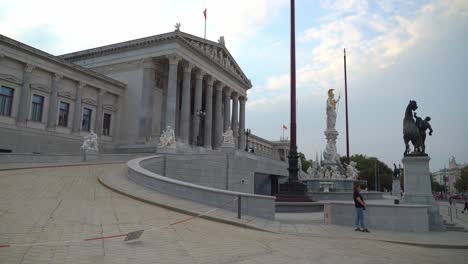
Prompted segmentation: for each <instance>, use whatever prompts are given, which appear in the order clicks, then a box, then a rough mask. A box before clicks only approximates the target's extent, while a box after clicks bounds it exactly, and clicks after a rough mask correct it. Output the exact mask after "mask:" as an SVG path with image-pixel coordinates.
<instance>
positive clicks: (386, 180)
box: [341, 154, 393, 191]
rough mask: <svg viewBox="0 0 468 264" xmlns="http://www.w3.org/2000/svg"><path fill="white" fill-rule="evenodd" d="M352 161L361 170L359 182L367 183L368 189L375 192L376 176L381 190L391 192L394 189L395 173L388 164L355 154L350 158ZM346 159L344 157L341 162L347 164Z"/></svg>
mask: <svg viewBox="0 0 468 264" xmlns="http://www.w3.org/2000/svg"><path fill="white" fill-rule="evenodd" d="M350 159H351V161H354V162H356V163H357V165H356V168H357V169H358V170H359V177H358V179H359V180H364V181H367V188H368V189H369V190H375V189H376V188H375V182H376V176H377V177H378V183H379V184H378V185H379V188H378V189H379V190H381V191H383V190H384V189H387V190H390V189H391V188H392V181H393V178H392V174H393V171H392V169H390V168H389V167H388V166H387V164H385V163H383V162H382V161H380V160H379V159H377V158H375V157H368V156H366V155H363V154H355V155H352V156H351V157H350ZM345 160H346V157H342V158H341V161H342V162H345Z"/></svg>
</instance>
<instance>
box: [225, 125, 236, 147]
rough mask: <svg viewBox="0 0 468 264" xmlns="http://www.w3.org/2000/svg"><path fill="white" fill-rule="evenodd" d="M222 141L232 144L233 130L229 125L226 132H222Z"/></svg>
mask: <svg viewBox="0 0 468 264" xmlns="http://www.w3.org/2000/svg"><path fill="white" fill-rule="evenodd" d="M223 143H228V144H234V132H233V131H232V129H231V127H228V129H227V130H226V132H224V133H223Z"/></svg>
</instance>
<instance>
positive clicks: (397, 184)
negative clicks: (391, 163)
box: [392, 179, 401, 197]
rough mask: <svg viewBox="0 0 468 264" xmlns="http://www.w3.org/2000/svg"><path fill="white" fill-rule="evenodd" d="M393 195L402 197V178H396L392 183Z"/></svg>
mask: <svg viewBox="0 0 468 264" xmlns="http://www.w3.org/2000/svg"><path fill="white" fill-rule="evenodd" d="M392 195H393V196H397V197H400V196H401V184H400V179H396V180H395V179H394V180H393V183H392Z"/></svg>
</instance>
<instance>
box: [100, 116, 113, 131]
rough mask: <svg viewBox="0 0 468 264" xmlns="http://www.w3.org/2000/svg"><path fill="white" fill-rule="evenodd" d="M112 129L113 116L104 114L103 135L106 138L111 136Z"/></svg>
mask: <svg viewBox="0 0 468 264" xmlns="http://www.w3.org/2000/svg"><path fill="white" fill-rule="evenodd" d="M110 127H111V115H110V114H107V113H104V121H103V122H102V134H103V135H104V136H109V135H110Z"/></svg>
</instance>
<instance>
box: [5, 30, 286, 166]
mask: <svg viewBox="0 0 468 264" xmlns="http://www.w3.org/2000/svg"><path fill="white" fill-rule="evenodd" d="M0 87H1V88H0V134H1V137H0V152H17V153H31V152H34V153H77V152H79V151H80V145H81V142H82V139H83V136H86V135H87V134H88V133H90V132H91V131H94V132H96V133H97V135H98V136H99V143H100V151H101V152H107V153H126V152H154V151H156V150H157V144H158V142H159V137H160V135H161V133H163V131H164V130H167V129H168V128H170V129H172V130H174V135H175V137H176V142H177V144H176V147H177V148H179V149H181V150H197V151H209V150H216V149H219V148H220V147H221V145H222V141H223V137H222V135H223V133H224V132H225V131H227V130H228V129H232V131H233V135H234V138H235V147H236V148H239V149H244V148H245V146H246V136H245V134H244V129H245V120H246V102H247V90H248V89H250V88H251V87H252V84H251V82H250V80H249V79H248V78H247V77H246V75H245V74H244V73H243V71H242V69H241V68H240V67H239V65H238V64H237V63H236V61H235V60H234V58H233V57H232V56H231V54H230V53H229V51H228V50H227V48H226V46H225V43H224V40H223V38H221V39H220V41H219V42H213V41H209V40H206V39H203V38H199V37H196V36H193V35H190V34H187V33H184V32H181V31H180V30H179V29H178V28H177V29H176V30H175V31H173V32H169V33H165V34H160V35H155V36H151V37H147V38H141V39H136V40H131V41H126V42H121V43H116V44H112V45H107V46H102V47H98V48H93V49H89V50H83V51H78V52H74V53H69V54H65V55H61V56H53V55H51V54H48V53H46V52H43V51H40V50H38V49H35V48H33V47H30V46H28V45H25V44H23V43H20V42H17V41H15V40H13V39H10V38H7V37H5V36H1V35H0ZM283 143H284V142H269V141H267V140H265V139H263V138H260V137H257V136H254V135H251V136H250V137H249V144H248V145H249V146H251V147H252V148H253V149H254V150H255V153H256V154H258V155H262V156H265V157H268V158H273V159H279V160H285V159H286V153H287V144H283ZM283 145H284V146H283Z"/></svg>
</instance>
